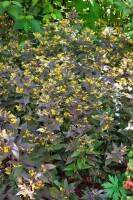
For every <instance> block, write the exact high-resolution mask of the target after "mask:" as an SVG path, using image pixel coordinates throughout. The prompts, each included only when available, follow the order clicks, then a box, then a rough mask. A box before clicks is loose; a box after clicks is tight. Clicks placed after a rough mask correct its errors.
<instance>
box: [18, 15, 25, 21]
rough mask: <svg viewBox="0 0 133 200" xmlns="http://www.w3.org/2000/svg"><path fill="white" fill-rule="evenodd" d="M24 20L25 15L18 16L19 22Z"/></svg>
mask: <svg viewBox="0 0 133 200" xmlns="http://www.w3.org/2000/svg"><path fill="white" fill-rule="evenodd" d="M24 18H25V16H24V15H18V16H17V20H21V19H24Z"/></svg>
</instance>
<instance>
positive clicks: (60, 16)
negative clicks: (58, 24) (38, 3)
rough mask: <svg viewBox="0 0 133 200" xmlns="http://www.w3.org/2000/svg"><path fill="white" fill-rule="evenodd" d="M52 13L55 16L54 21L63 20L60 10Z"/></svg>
mask: <svg viewBox="0 0 133 200" xmlns="http://www.w3.org/2000/svg"><path fill="white" fill-rule="evenodd" d="M54 13H55V14H56V19H63V16H62V14H61V11H60V10H57V9H54Z"/></svg>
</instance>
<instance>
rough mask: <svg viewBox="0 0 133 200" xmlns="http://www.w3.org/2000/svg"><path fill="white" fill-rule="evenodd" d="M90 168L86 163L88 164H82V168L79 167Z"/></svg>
mask: <svg viewBox="0 0 133 200" xmlns="http://www.w3.org/2000/svg"><path fill="white" fill-rule="evenodd" d="M89 168H90V166H89V165H88V164H84V163H83V165H82V168H81V169H89Z"/></svg>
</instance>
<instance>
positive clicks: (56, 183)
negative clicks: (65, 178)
mask: <svg viewBox="0 0 133 200" xmlns="http://www.w3.org/2000/svg"><path fill="white" fill-rule="evenodd" d="M54 184H55V185H57V186H58V187H59V188H60V187H61V186H62V184H61V183H60V182H59V181H57V180H55V181H54Z"/></svg>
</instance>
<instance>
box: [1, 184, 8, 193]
mask: <svg viewBox="0 0 133 200" xmlns="http://www.w3.org/2000/svg"><path fill="white" fill-rule="evenodd" d="M6 187H7V185H2V186H0V194H3V193H4V191H5V189H6Z"/></svg>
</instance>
